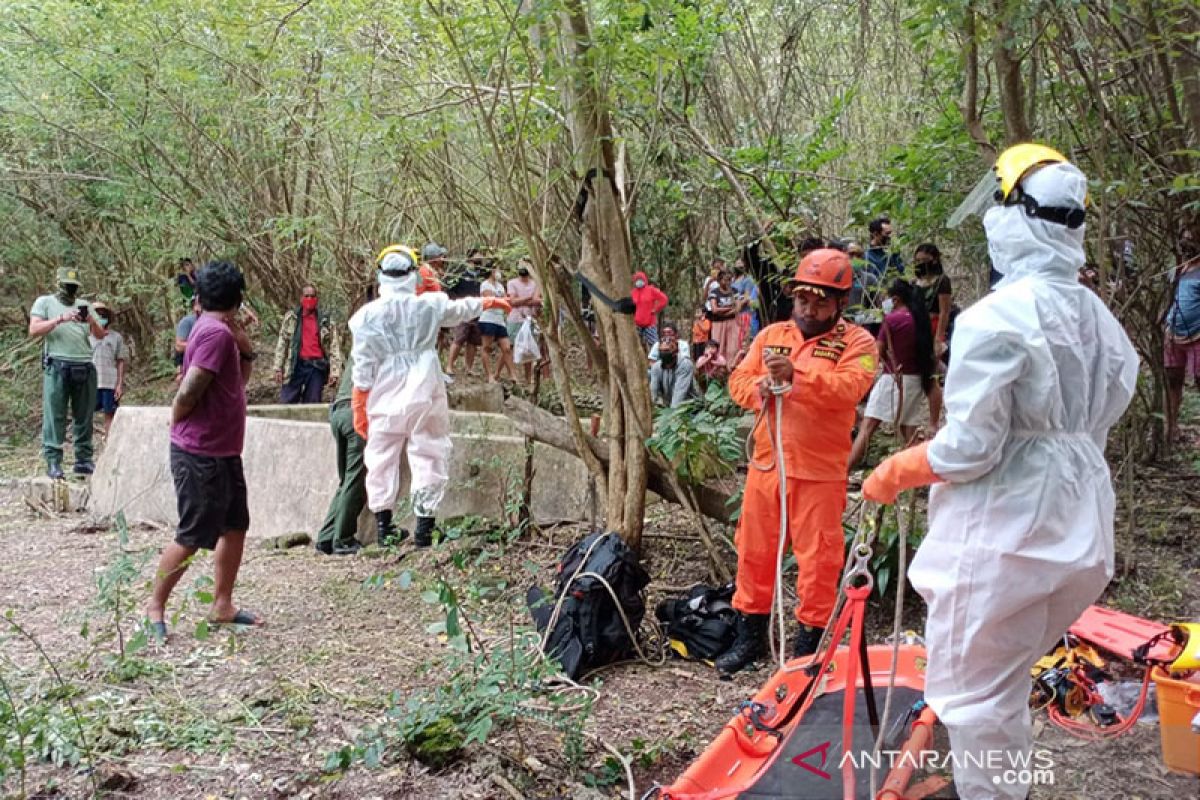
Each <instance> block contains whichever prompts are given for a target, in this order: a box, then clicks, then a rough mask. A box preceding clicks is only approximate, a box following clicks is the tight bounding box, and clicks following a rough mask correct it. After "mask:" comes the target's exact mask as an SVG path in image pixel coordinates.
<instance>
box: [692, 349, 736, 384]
mask: <svg viewBox="0 0 1200 800" xmlns="http://www.w3.org/2000/svg"><path fill="white" fill-rule="evenodd" d="M696 372H697V373H698V374H700V375H702V376H704V379H705V380H718V381H721V380H725V378H727V377H729V362H728V360H726V358H725V356H723V355H722V354H721V345H720V343H719V342H717V340H716V339H709V340H708V341H707V342H705V343H704V353H703V355H701V356H700V358H699V359H697V360H696Z"/></svg>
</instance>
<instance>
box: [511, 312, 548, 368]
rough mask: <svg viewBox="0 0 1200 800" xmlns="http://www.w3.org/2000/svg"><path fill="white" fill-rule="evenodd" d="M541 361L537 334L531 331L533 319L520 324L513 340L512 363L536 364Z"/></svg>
mask: <svg viewBox="0 0 1200 800" xmlns="http://www.w3.org/2000/svg"><path fill="white" fill-rule="evenodd" d="M541 360H542V351H541V348H539V347H538V343H537V334H536V333H534V331H533V319H532V318H530V319H527V320H525V321H524V322H522V323H521V329H520V330H519V331H517V338H516V339H514V340H513V361H514V362H516V363H517V364H524V363H526V362H533V363H535V364H536V363H537V362H538V361H541Z"/></svg>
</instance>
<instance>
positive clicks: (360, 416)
mask: <svg viewBox="0 0 1200 800" xmlns="http://www.w3.org/2000/svg"><path fill="white" fill-rule="evenodd" d="M370 396H371V392H370V390H363V389H360V388H358V387H357V386H355V387H354V389H353V391H351V392H350V411H351V412H353V414H354V432H355V433H357V434H358V435H359V436H361V437H362V438H363V439H366V438H367V398H368V397H370Z"/></svg>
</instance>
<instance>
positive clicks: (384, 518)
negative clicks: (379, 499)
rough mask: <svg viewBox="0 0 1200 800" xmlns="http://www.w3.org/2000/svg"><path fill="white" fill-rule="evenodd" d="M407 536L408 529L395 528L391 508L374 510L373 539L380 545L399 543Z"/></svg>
mask: <svg viewBox="0 0 1200 800" xmlns="http://www.w3.org/2000/svg"><path fill="white" fill-rule="evenodd" d="M407 538H408V531H406V530H404V529H403V528H400V529H398V530H397V528H396V525H395V524H394V523H393V522H392V512H391V509H388V510H387V511H376V512H375V541H376V542H377V543H378V544H379V546H380V547H387V546H388V545H390V544H399V543H400V542H402V541H404V540H405V539H407Z"/></svg>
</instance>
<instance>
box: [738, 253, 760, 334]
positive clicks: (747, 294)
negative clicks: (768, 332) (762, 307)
mask: <svg viewBox="0 0 1200 800" xmlns="http://www.w3.org/2000/svg"><path fill="white" fill-rule="evenodd" d="M733 290H734V291H735V292H737V293H738V295H739V296H741V297H743V298H745V300H746V305H745V306H743V307H742V313H741V314H739V315H738V323H739V325H740V327H741V329H742V338H743V339H746V338H750V339H753V338H754V337H755V336H757V335H758V331H759V327H760V325H759V321H758V284H757V283H755V282H754V278H752V277H750V275H749V274H748V273H747V272H746V259H744V258H742V257H741V256H738V258H737V259H736V260H735V261H734V262H733Z"/></svg>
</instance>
